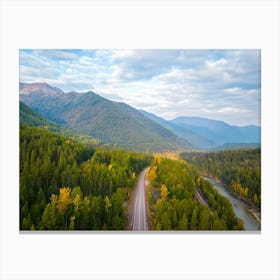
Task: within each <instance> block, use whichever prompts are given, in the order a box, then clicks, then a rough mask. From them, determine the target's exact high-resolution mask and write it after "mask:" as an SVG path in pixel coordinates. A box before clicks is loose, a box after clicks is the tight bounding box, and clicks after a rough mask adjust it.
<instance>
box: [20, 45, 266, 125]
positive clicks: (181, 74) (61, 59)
mask: <svg viewBox="0 0 280 280" xmlns="http://www.w3.org/2000/svg"><path fill="white" fill-rule="evenodd" d="M260 56H261V54H260V50H239V49H235V50H202V49H201V50H188V49H172V50H168V49H140V50H136V49H128V50H126V49H116V50H115V49H99V50H71V49H67V50H64V49H57V50H56V49H51V50H47V49H24V50H23V49H22V50H20V51H19V72H20V82H26V83H35V82H45V83H48V84H49V85H51V86H55V87H58V88H60V89H61V90H63V91H65V92H70V91H77V92H87V91H90V90H91V91H94V92H95V93H97V94H99V95H101V96H103V97H105V98H108V99H110V100H114V101H119V102H124V103H127V104H129V105H131V106H133V107H135V108H137V109H142V110H145V111H147V112H150V113H153V114H156V115H157V116H160V117H163V118H165V119H167V120H170V119H174V118H176V117H179V116H197V117H204V118H209V119H215V120H222V121H225V122H227V123H229V124H232V125H239V126H244V125H260V101H261V76H260V75H261V58H260Z"/></svg>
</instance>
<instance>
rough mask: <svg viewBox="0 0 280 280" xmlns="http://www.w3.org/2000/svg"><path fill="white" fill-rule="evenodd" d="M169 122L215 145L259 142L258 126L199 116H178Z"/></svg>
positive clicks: (259, 131)
mask: <svg viewBox="0 0 280 280" xmlns="http://www.w3.org/2000/svg"><path fill="white" fill-rule="evenodd" d="M171 123H173V124H175V125H177V126H179V127H182V128H184V129H189V130H191V131H193V132H194V133H196V134H198V135H200V136H202V137H205V138H207V139H209V140H211V141H212V142H214V143H216V146H219V145H223V144H225V143H260V142H261V128H260V127H259V126H254V125H251V126H244V127H240V126H233V125H229V124H227V123H225V122H223V121H216V120H210V119H205V118H199V117H178V118H176V119H174V120H171Z"/></svg>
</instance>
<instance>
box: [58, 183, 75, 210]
mask: <svg viewBox="0 0 280 280" xmlns="http://www.w3.org/2000/svg"><path fill="white" fill-rule="evenodd" d="M70 193H71V189H70V188H61V189H59V196H58V203H57V207H58V209H60V210H61V211H62V213H64V212H65V210H66V209H67V206H68V205H69V204H70V203H71V202H72V199H71V196H70Z"/></svg>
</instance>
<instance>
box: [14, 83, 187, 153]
mask: <svg viewBox="0 0 280 280" xmlns="http://www.w3.org/2000/svg"><path fill="white" fill-rule="evenodd" d="M19 89H20V100H21V101H22V102H24V103H25V104H27V105H28V106H30V107H31V108H32V109H33V110H35V111H36V112H38V113H40V114H41V115H43V116H44V117H46V118H47V119H49V120H51V121H53V122H56V123H57V124H59V125H61V126H64V127H67V128H70V129H72V130H73V131H74V132H76V133H82V134H86V135H89V136H91V137H94V138H96V139H98V140H99V141H100V144H109V145H110V146H114V147H123V148H125V149H128V150H141V151H156V152H160V151H168V150H178V149H179V150H185V149H189V148H190V147H191V144H190V143H189V142H188V141H187V140H185V139H181V138H179V137H178V136H176V135H175V134H174V133H172V132H171V131H170V130H168V129H166V128H164V127H162V126H161V125H159V124H157V123H156V122H154V121H151V120H150V119H149V118H147V117H146V116H144V115H143V114H141V113H140V112H139V111H138V110H136V109H135V108H133V107H131V106H129V105H127V104H124V103H119V102H113V101H110V100H108V99H106V98H104V97H101V96H99V95H97V94H96V93H94V92H91V91H89V92H86V93H77V92H69V93H64V92H62V91H61V90H59V89H57V88H53V87H51V86H49V85H47V84H44V83H37V84H23V83H21V84H20V87H19Z"/></svg>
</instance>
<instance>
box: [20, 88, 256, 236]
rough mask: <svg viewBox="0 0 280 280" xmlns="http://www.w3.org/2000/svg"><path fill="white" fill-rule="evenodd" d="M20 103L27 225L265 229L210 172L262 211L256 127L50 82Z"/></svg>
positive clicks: (27, 91) (24, 92)
mask: <svg viewBox="0 0 280 280" xmlns="http://www.w3.org/2000/svg"><path fill="white" fill-rule="evenodd" d="M19 106H20V229H21V230H52V231H53V230H55V231H57V230H64V231H65V230H90V231H91V230H99V231H100V230H107V231H108V230H109V231H113V230H132V231H137V232H147V231H158V230H160V231H189V230H199V231H210V230H214V231H225V230H237V231H242V230H244V229H245V230H260V226H256V225H255V224H254V221H252V216H250V217H248V216H246V213H245V212H244V210H242V209H241V208H242V207H243V205H242V204H240V203H239V201H238V200H234V199H232V197H231V196H230V195H228V194H227V193H225V192H223V190H222V189H221V188H220V187H219V186H217V184H216V182H214V181H211V180H210V182H209V180H208V179H207V178H205V177H203V175H204V174H209V175H211V176H213V177H216V178H220V179H222V180H223V182H224V183H225V185H226V188H228V189H229V191H230V192H232V193H233V194H235V196H239V197H240V199H246V200H248V203H251V204H252V206H253V207H256V208H257V209H258V210H259V211H260V206H261V191H260V186H261V183H260V160H261V159H260V151H261V149H260V148H259V145H260V128H259V127H255V126H250V127H248V126H247V127H237V126H230V125H228V124H226V123H224V122H220V121H219V122H218V121H214V120H208V119H203V118H193V117H184V118H176V119H173V120H171V121H167V120H164V119H163V118H160V117H157V116H156V115H153V114H151V113H147V112H145V111H143V110H137V109H135V108H133V107H131V106H129V105H127V104H125V103H119V102H115V101H114V102H113V101H110V100H108V99H106V98H104V97H102V96H100V95H97V94H96V93H94V92H85V93H77V92H68V93H65V92H63V91H62V90H60V89H58V88H54V87H51V86H49V85H48V84H45V83H35V84H26V83H21V84H20V104H19ZM223 135H224V136H223ZM243 208H244V207H243ZM240 211H241V212H240ZM242 211H243V212H242ZM240 213H241V214H240ZM244 213H245V214H244ZM247 214H248V213H247ZM250 218H251V220H250Z"/></svg>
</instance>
